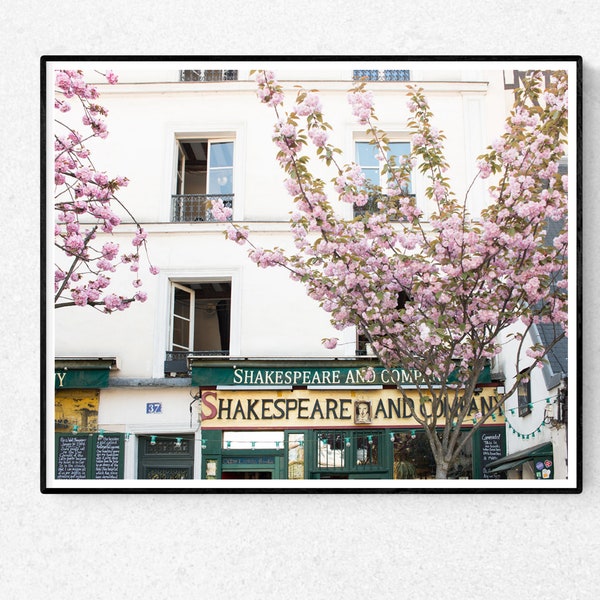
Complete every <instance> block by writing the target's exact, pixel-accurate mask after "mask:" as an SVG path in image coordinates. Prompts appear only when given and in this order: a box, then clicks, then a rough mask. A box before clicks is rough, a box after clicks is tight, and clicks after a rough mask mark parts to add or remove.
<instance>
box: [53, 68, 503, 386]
mask: <svg viewBox="0 0 600 600" xmlns="http://www.w3.org/2000/svg"><path fill="white" fill-rule="evenodd" d="M346 67H347V65H346V66H345V67H344V68H346ZM246 68H247V65H246ZM142 71H143V75H144V76H143V77H141V75H140V77H141V81H142V82H141V83H136V84H133V83H127V82H128V81H129V82H131V81H132V80H133V79H134V75H135V72H134V71H130V72H128V71H127V70H125V72H126V73H129V74H128V76H127V77H125V78H124V80H123V81H124V82H125V83H122V84H120V85H117V86H108V85H104V86H101V93H102V102H103V104H105V105H106V107H107V108H108V109H109V117H108V123H109V130H110V135H109V137H108V138H107V139H106V140H105V141H97V142H95V144H94V148H93V156H94V161H95V163H96V164H97V165H102V168H103V169H106V171H107V172H108V173H109V174H110V175H115V174H120V175H125V176H127V177H128V178H129V179H130V180H131V183H130V185H129V186H128V187H127V188H124V189H123V190H122V191H120V192H119V198H120V199H122V201H123V202H124V203H125V204H126V206H127V207H128V208H129V209H130V210H131V212H132V213H133V214H134V215H135V216H136V218H137V219H138V220H139V221H140V222H141V223H142V225H143V226H144V227H145V229H146V230H147V231H148V234H149V235H148V248H149V251H150V256H151V260H152V262H153V264H155V265H156V266H158V267H159V268H160V269H161V274H160V275H159V276H156V277H154V276H150V275H149V274H145V273H144V271H143V270H142V271H141V272H140V277H141V278H142V280H143V282H144V287H143V288H142V289H143V290H144V291H145V292H147V294H148V301H147V302H146V303H144V304H140V303H135V304H134V305H133V306H132V307H130V308H129V309H128V310H127V311H125V312H123V313H116V314H113V315H111V316H107V315H103V314H100V313H99V312H97V311H94V310H88V309H86V310H81V309H79V308H67V309H60V310H58V311H56V315H55V348H56V354H57V355H58V356H98V355H104V356H117V357H118V359H119V367H120V370H119V372H118V375H119V376H121V377H139V378H143V377H161V376H162V374H163V361H164V356H165V351H166V350H167V348H168V343H169V321H170V282H171V281H173V280H182V279H186V278H187V279H188V280H191V279H194V278H195V279H208V280H210V279H215V278H225V279H230V280H231V281H232V286H233V288H232V314H231V349H230V354H231V355H242V356H327V357H333V356H344V355H346V356H349V355H350V356H351V355H352V354H353V352H354V348H353V342H354V333H353V332H352V331H347V332H344V333H340V332H337V331H336V330H334V329H333V328H332V327H331V326H330V325H329V322H328V315H327V314H326V313H324V312H323V311H322V310H321V309H320V308H319V307H318V304H317V303H316V302H314V301H313V300H311V299H309V298H307V297H306V296H305V293H304V290H303V287H302V286H301V285H300V284H298V283H296V282H293V281H291V280H290V279H289V278H288V276H287V274H286V272H284V271H282V270H279V271H278V270H273V269H268V270H263V269H258V268H257V267H256V266H255V265H254V264H253V263H251V262H250V261H249V260H248V258H247V256H246V249H245V248H242V247H240V246H238V245H237V244H235V243H233V242H231V241H227V240H225V239H224V235H223V231H224V228H225V226H224V225H221V224H208V223H197V224H174V223H169V222H168V221H169V211H170V195H171V193H172V192H173V191H174V180H175V177H174V175H175V169H176V145H175V139H176V136H177V135H194V134H205V135H207V136H219V137H233V138H235V157H234V191H235V201H234V219H235V220H240V221H244V222H245V223H246V224H248V225H249V227H250V228H251V230H252V231H253V234H252V237H253V239H254V241H255V243H256V244H257V245H259V246H264V247H273V246H275V245H277V246H283V247H288V248H289V247H290V239H289V234H288V233H287V232H286V227H285V225H284V224H283V222H284V221H286V220H287V218H288V216H289V212H290V211H291V210H292V208H293V205H292V201H291V199H290V198H289V196H288V195H287V193H286V192H285V190H284V188H283V186H282V182H283V179H284V173H283V172H282V171H281V170H280V168H279V167H278V165H277V164H276V161H275V154H276V148H275V146H274V145H273V144H272V142H271V132H272V127H273V122H274V114H273V111H272V109H270V108H269V107H267V106H264V105H262V104H261V103H260V102H259V101H258V100H257V98H256V95H255V84H254V83H253V82H250V81H238V82H217V83H210V84H187V83H147V81H149V80H151V78H152V77H151V74H150V73H147V71H146V69H145V68H144V69H142ZM300 71H302V73H304V74H306V73H308V72H309V71H307V70H306V69H300ZM165 73H166V71H164V70H163V71H161V70H158V71H157V72H156V74H155V75H156V77H157V79H158V80H159V81H165V80H166V79H165ZM427 73H428V72H427V71H426V70H422V71H421V73H420V74H421V76H422V78H423V79H426V78H427V77H429V79H430V80H429V81H426V82H425V83H423V86H424V88H425V90H426V94H427V97H428V99H429V101H430V104H431V108H432V110H433V113H434V115H435V123H436V125H437V126H438V127H439V128H440V129H442V130H444V132H445V133H446V135H447V142H446V154H447V158H448V161H449V163H450V164H451V168H450V171H449V175H450V177H451V179H452V183H453V185H454V186H455V190H456V192H457V195H458V196H459V197H460V196H461V193H462V192H463V191H464V189H465V188H466V186H467V185H468V184H469V183H470V181H471V178H472V176H473V168H472V166H468V164H467V163H468V162H472V160H473V159H474V157H475V156H477V155H478V154H479V153H481V152H482V151H483V150H484V146H485V144H487V143H489V141H491V139H489V135H488V134H489V131H490V130H497V131H498V132H500V131H501V124H502V121H503V107H504V102H505V93H504V90H503V88H502V86H501V85H500V83H501V81H502V79H501V78H502V72H501V71H499V70H498V71H486V72H481V71H476V72H464V73H462V72H456V73H454V74H453V73H448V79H449V80H450V81H448V82H447V83H444V82H442V83H440V82H439V80H440V79H442V73H443V71H442V70H439V69H438V70H437V71H431V72H430V73H429V76H427ZM298 74H301V73H300V72H292V71H289V72H287V73H286V72H285V71H284V72H282V74H281V78H282V79H292V78H293V76H295V75H298ZM314 74H315V77H314V78H313V79H318V78H319V77H320V78H321V80H320V82H319V81H317V82H315V81H314V80H313V81H306V82H304V83H305V84H306V87H307V88H309V89H310V88H312V87H317V86H318V87H320V89H322V90H323V93H322V101H323V107H324V110H325V115H326V119H327V120H328V121H329V122H330V123H331V124H332V126H333V128H334V133H333V134H332V141H333V142H334V143H335V144H336V145H338V146H339V147H340V148H341V149H342V150H343V151H344V153H345V156H346V157H347V158H348V160H353V159H354V141H355V140H356V139H357V138H360V136H361V135H362V136H364V133H362V129H363V128H361V127H360V126H358V125H357V124H356V123H354V121H353V118H352V116H351V110H350V107H349V105H348V102H347V91H348V89H349V88H350V87H351V85H352V83H351V81H349V79H348V78H349V76H350V72H349V71H348V70H347V69H346V70H345V71H344V69H340V68H337V67H334V68H333V69H331V70H330V71H329V72H327V73H323V72H322V71H319V70H316V71H315V72H314ZM342 76H344V77H346V80H345V81H339V79H340V78H341V77H342ZM319 83H320V85H318V84H319ZM369 86H370V87H372V88H373V89H374V93H375V97H376V109H377V114H378V116H379V124H380V126H381V127H382V128H383V129H385V130H387V131H389V132H391V133H390V135H392V136H393V137H396V138H400V139H408V130H407V126H406V121H407V119H408V117H409V112H408V108H407V106H406V100H407V99H406V86H405V84H398V85H396V84H391V85H390V84H389V83H373V84H369ZM285 87H286V89H287V90H288V91H289V92H290V93H291V94H292V97H293V95H294V94H295V92H294V89H293V86H292V85H291V84H290V83H286V84H285ZM290 106H291V104H290ZM314 170H315V174H316V175H317V176H319V177H321V178H322V179H323V180H325V181H330V180H331V178H332V177H334V176H335V175H336V173H335V172H328V171H327V170H326V169H325V168H324V167H323V165H321V164H320V163H317V162H314ZM425 186H426V181H424V179H423V178H422V176H420V175H419V174H418V173H415V177H414V188H415V192H416V194H417V197H418V198H419V199H420V201H421V202H422V204H423V208H425V209H431V208H432V207H431V206H429V207H427V206H426V205H425V203H424V197H425V196H424V189H425ZM478 194H479V195H477V194H476V195H474V207H475V210H476V209H477V207H480V206H481V205H482V202H483V201H484V200H483V198H482V191H481V190H479V192H478ZM338 208H339V210H340V214H343V215H344V216H346V217H349V216H351V207H349V206H347V205H343V206H340V205H338ZM124 220H125V221H127V220H128V218H127V217H125V218H124ZM133 232H134V229H133V227H132V226H127V225H122V226H121V227H120V228H119V229H118V233H116V234H115V235H114V238H113V239H114V241H117V242H118V243H120V244H121V245H122V248H123V249H126V248H128V247H130V246H129V244H130V238H131V237H132V235H133ZM100 241H101V238H99V243H100ZM133 279H134V277H133V274H132V273H131V272H129V271H128V270H123V269H119V270H118V271H117V272H116V273H114V274H113V289H114V291H117V290H119V291H121V290H124V291H127V290H132V288H131V287H130V283H131V281H132V280H133ZM120 293H122V292H120ZM332 336H335V337H340V338H341V339H342V342H343V343H342V344H341V345H340V346H339V347H338V348H337V349H336V350H335V351H328V350H325V349H324V348H323V347H322V344H321V339H322V338H325V337H332Z"/></svg>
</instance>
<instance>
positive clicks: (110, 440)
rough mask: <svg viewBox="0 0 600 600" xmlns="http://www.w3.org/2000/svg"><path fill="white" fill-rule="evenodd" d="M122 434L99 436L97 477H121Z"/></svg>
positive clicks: (95, 476)
mask: <svg viewBox="0 0 600 600" xmlns="http://www.w3.org/2000/svg"><path fill="white" fill-rule="evenodd" d="M122 439H123V438H122V436H114V435H111V436H108V435H105V436H103V437H98V439H97V441H96V454H95V457H96V467H95V470H94V471H95V473H94V478H95V479H119V463H120V458H121V440H122Z"/></svg>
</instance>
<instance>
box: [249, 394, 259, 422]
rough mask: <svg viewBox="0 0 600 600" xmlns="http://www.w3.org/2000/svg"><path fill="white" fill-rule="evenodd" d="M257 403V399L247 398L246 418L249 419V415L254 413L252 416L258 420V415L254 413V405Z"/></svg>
mask: <svg viewBox="0 0 600 600" xmlns="http://www.w3.org/2000/svg"><path fill="white" fill-rule="evenodd" d="M258 403H259V400H258V399H256V400H248V413H247V417H246V418H247V419H248V420H250V419H251V418H252V417H251V416H250V415H254V418H255V419H256V420H257V421H258V420H259V418H260V417H259V416H258V414H257V413H256V411H255V410H254V407H255V406H256V405H257V404H258Z"/></svg>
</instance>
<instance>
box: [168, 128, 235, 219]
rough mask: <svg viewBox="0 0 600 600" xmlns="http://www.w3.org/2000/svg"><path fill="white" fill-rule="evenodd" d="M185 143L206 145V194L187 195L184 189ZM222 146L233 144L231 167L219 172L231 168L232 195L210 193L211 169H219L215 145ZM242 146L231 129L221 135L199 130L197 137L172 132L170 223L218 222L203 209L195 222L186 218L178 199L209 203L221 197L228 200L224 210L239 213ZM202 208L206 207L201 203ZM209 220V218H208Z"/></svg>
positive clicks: (220, 133) (192, 193)
mask: <svg viewBox="0 0 600 600" xmlns="http://www.w3.org/2000/svg"><path fill="white" fill-rule="evenodd" d="M185 142H189V143H203V144H206V171H205V182H204V190H203V191H202V192H190V191H189V190H188V191H187V192H186V189H185V186H186V181H185V179H186V178H185V167H186V161H187V160H188V159H187V157H186V154H185V151H184V150H183V147H182V144H183V143H185ZM223 143H231V144H232V150H231V165H227V166H226V167H218V168H228V169H230V172H231V178H232V182H231V193H229V194H220V193H215V194H213V193H211V191H210V185H211V183H210V172H211V169H215V168H216V167H212V166H211V154H212V148H213V146H214V145H216V144H223ZM239 143H240V140H239V136H238V132H236V131H233V130H231V129H226V130H225V129H224V130H219V131H210V130H201V129H199V130H198V131H197V132H195V133H189V132H186V133H181V132H177V131H173V144H174V145H173V162H172V167H171V172H172V177H171V183H170V188H171V190H170V199H171V202H170V205H169V215H168V219H167V221H168V222H169V223H195V222H207V223H213V222H216V219H214V218H213V217H212V214H211V213H210V210H209V209H207V208H206V206H204V207H203V208H202V210H198V215H197V216H196V217H195V218H184V217H183V215H185V214H186V212H187V211H185V210H183V208H182V205H179V208H177V204H176V203H178V202H179V199H181V198H184V197H185V196H188V197H190V198H192V197H197V198H198V199H199V200H201V199H202V197H204V198H205V199H208V197H210V196H215V197H218V196H221V197H223V198H226V200H225V201H224V204H225V206H228V207H229V208H232V209H233V210H236V204H239V199H238V202H237V203H236V198H237V197H239V194H236V181H237V179H238V177H239V175H236V174H237V173H239V172H241V167H240V166H239V165H238V163H239V157H238V145H239ZM200 204H203V203H202V202H200ZM178 213H179V215H180V217H179V218H177V214H178ZM207 217H208V218H207Z"/></svg>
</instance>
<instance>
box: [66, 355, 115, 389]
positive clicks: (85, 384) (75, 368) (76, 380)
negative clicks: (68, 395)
mask: <svg viewBox="0 0 600 600" xmlns="http://www.w3.org/2000/svg"><path fill="white" fill-rule="evenodd" d="M115 365H116V358H79V357H78V358H56V359H55V361H54V388H55V389H57V390H58V389H65V388H66V389H69V388H70V389H73V388H77V389H98V388H105V387H108V378H109V372H110V370H111V369H112V368H113V367H114V366H115Z"/></svg>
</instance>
